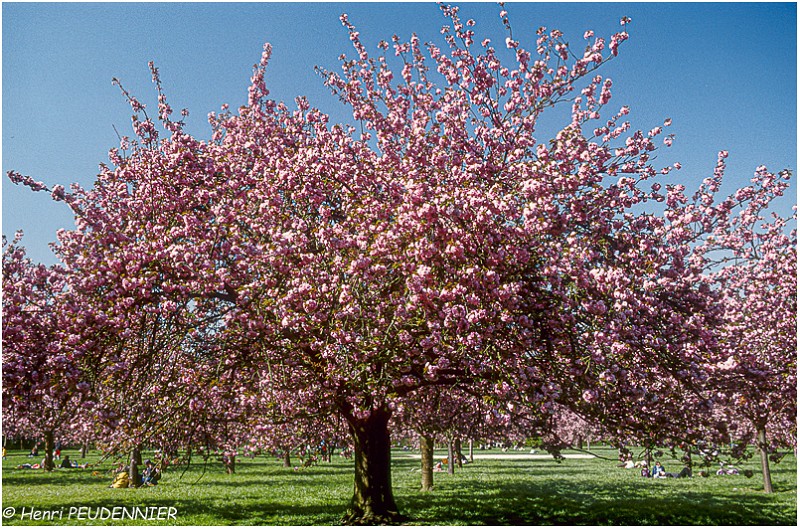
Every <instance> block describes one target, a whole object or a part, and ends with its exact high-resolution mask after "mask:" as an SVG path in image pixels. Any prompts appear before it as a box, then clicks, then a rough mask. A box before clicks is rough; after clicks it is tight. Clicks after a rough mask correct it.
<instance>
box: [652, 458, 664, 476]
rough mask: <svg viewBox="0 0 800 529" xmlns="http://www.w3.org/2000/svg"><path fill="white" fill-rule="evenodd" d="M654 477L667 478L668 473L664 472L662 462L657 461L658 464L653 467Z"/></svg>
mask: <svg viewBox="0 0 800 529" xmlns="http://www.w3.org/2000/svg"><path fill="white" fill-rule="evenodd" d="M652 475H653V477H654V478H665V477H667V471H666V470H664V467H663V466H662V465H661V462H660V461H656V464H655V465H653V472H652Z"/></svg>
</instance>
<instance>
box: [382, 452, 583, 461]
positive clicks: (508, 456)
mask: <svg viewBox="0 0 800 529" xmlns="http://www.w3.org/2000/svg"><path fill="white" fill-rule="evenodd" d="M392 457H410V458H413V459H420V458H421V457H422V456H421V455H420V454H414V453H412V452H402V453H398V452H392ZM445 457H447V454H434V455H433V459H434V460H436V459H443V458H445ZM472 457H473V459H553V456H551V455H550V454H525V453H522V454H520V453H517V454H512V453H508V454H473V456H472ZM564 459H594V456H593V455H591V454H564Z"/></svg>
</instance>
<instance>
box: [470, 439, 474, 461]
mask: <svg viewBox="0 0 800 529" xmlns="http://www.w3.org/2000/svg"><path fill="white" fill-rule="evenodd" d="M469 462H470V463H474V462H475V460H474V459H473V458H472V439H470V440H469Z"/></svg>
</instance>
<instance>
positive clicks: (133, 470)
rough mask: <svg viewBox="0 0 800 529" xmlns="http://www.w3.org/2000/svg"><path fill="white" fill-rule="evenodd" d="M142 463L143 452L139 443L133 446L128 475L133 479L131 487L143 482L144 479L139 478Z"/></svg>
mask: <svg viewBox="0 0 800 529" xmlns="http://www.w3.org/2000/svg"><path fill="white" fill-rule="evenodd" d="M141 464H142V453H141V451H140V450H139V446H138V445H137V446H134V447H133V450H131V463H130V467H129V469H128V477H129V478H130V480H131V485H130V486H131V487H138V486H139V485H141V484H142V480H141V479H140V478H139V465H141Z"/></svg>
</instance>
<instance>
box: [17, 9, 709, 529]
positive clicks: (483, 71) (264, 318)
mask: <svg viewBox="0 0 800 529" xmlns="http://www.w3.org/2000/svg"><path fill="white" fill-rule="evenodd" d="M442 10H443V12H444V14H445V15H446V17H447V18H448V19H449V21H450V24H449V26H446V27H445V28H444V29H443V34H444V40H445V43H446V46H445V47H444V48H443V49H442V48H440V47H438V46H436V45H434V44H427V45H426V46H423V45H422V43H421V42H420V41H419V39H418V38H417V37H416V36H412V37H411V39H410V40H409V41H408V42H404V41H402V40H401V39H400V38H398V37H394V38H393V39H392V43H391V44H389V43H388V42H385V41H384V42H381V44H380V46H379V52H378V54H377V56H371V55H370V54H369V53H368V52H367V49H366V47H365V46H364V44H363V43H362V41H361V39H360V35H359V33H358V31H356V29H355V27H354V26H353V25H352V24H351V23H350V22H349V20H348V18H347V17H346V16H343V17H342V23H343V24H344V26H345V27H346V29H347V31H348V32H349V35H350V40H351V41H352V43H353V46H354V50H355V53H356V57H355V58H352V59H350V58H347V57H346V56H343V57H342V71H341V73H334V72H331V71H327V70H324V69H320V70H319V72H320V74H321V76H322V77H323V80H324V83H325V84H326V86H328V87H329V88H330V89H331V90H332V91H333V93H334V94H335V95H336V96H338V97H339V98H340V99H341V101H342V102H343V103H345V104H346V105H348V106H349V108H350V110H351V111H352V118H353V122H354V123H356V124H357V125H358V128H356V127H353V126H349V125H331V124H330V123H329V118H328V116H326V115H325V114H323V113H322V112H320V111H319V110H317V109H314V108H312V107H311V106H310V104H309V103H308V101H307V100H306V99H304V98H298V99H297V100H296V106H295V108H293V109H292V108H289V106H287V105H286V104H284V103H279V102H276V101H273V100H271V99H269V98H268V95H269V92H268V90H267V88H266V81H265V75H266V67H267V63H268V61H269V58H270V55H271V48H270V46H269V45H266V46H265V48H264V51H263V54H262V57H261V60H260V62H259V63H258V64H257V65H256V67H255V69H254V74H253V77H252V79H251V86H250V89H249V93H248V103H247V105H244V106H242V107H241V108H239V109H238V112H235V113H234V112H231V111H230V110H229V109H227V107H225V108H224V110H223V112H222V113H221V114H219V115H216V114H212V115H211V116H210V123H211V126H212V135H211V139H210V140H209V141H203V140H200V139H197V138H194V137H192V136H191V135H189V134H188V133H187V132H186V131H185V130H184V128H183V124H182V122H181V121H174V120H173V119H172V118H171V116H172V113H173V111H172V108H171V107H170V105H169V104H168V103H167V100H166V97H165V95H164V93H163V91H162V88H161V83H160V80H159V76H158V70H157V69H156V68H155V67H154V66H152V65H151V70H152V73H153V80H154V82H155V83H156V88H157V92H158V112H157V114H158V117H157V118H156V119H153V118H151V117H149V115H148V113H147V109H146V108H145V105H144V104H142V103H141V102H139V101H138V100H137V99H136V98H134V97H133V96H132V95H130V94H128V93H127V92H125V91H124V90H123V93H124V94H125V96H126V98H127V99H128V101H129V103H130V105H131V107H132V110H133V111H134V116H133V119H132V123H133V128H134V132H135V139H134V140H130V139H128V138H123V139H122V142H121V145H120V147H119V148H118V149H112V151H111V153H110V161H111V166H106V165H103V166H102V167H101V172H100V174H99V176H98V178H97V181H96V182H95V184H94V186H93V187H92V188H91V189H88V190H86V189H81V188H80V187H78V186H73V187H72V189H71V190H70V191H69V192H67V191H66V190H65V189H64V188H63V187H61V186H55V187H54V188H53V189H52V190H48V191H50V192H51V194H52V195H53V197H54V199H55V200H58V201H63V202H66V203H67V204H68V206H69V207H70V208H71V209H72V211H73V212H74V214H75V216H76V228H75V229H74V230H71V231H62V232H60V233H59V245H58V250H57V251H58V255H59V257H60V259H61V260H62V262H63V264H64V267H65V269H66V270H67V272H68V274H69V277H70V280H69V281H70V286H71V288H72V289H73V290H74V291H75V292H77V293H79V294H80V295H81V296H82V299H83V301H84V305H83V306H82V307H80V308H77V307H76V308H74V310H75V313H76V314H86V316H82V317H83V320H84V321H86V322H90V323H91V325H89V326H88V327H89V328H90V329H93V332H95V333H98V332H99V330H100V329H102V333H101V334H102V335H103V336H106V337H107V340H106V342H104V344H105V346H104V347H97V348H94V350H95V351H100V352H96V353H95V354H101V355H103V360H104V361H103V362H98V365H99V366H104V367H103V368H102V369H101V372H103V373H106V374H108V373H112V372H113V366H119V369H120V370H121V371H120V372H121V373H125V374H126V375H125V378H123V380H124V381H128V380H133V379H136V377H137V373H138V374H139V375H145V374H146V373H152V372H154V370H155V371H156V372H158V373H174V374H170V375H164V377H165V379H163V380H162V379H161V378H159V380H158V382H157V384H154V385H153V387H152V388H150V389H153V388H155V389H157V391H156V392H155V393H157V394H158V396H157V397H156V396H155V393H151V395H150V399H149V401H148V400H142V399H137V396H141V395H142V390H145V389H147V384H145V386H142V385H141V384H127V383H126V382H123V384H122V386H123V387H117V389H115V390H114V391H113V392H111V393H109V394H108V395H109V396H110V397H111V398H114V396H115V395H118V394H119V393H118V392H122V393H123V394H124V395H126V396H127V397H128V398H129V399H130V402H131V403H133V406H134V408H133V409H134V410H136V411H135V414H136V415H135V416H132V417H130V420H129V419H128V418H127V416H130V415H131V411H133V410H130V411H128V412H126V413H125V415H126V418H124V419H123V418H120V417H117V419H118V422H117V423H116V428H118V427H119V426H120V425H121V424H123V421H127V422H125V423H124V425H126V426H125V427H124V428H121V430H122V431H124V432H126V433H125V435H126V436H128V437H129V438H130V439H131V440H132V442H133V444H134V445H136V444H137V443H139V442H141V439H144V438H143V437H137V434H136V433H135V429H132V428H130V426H136V427H140V425H142V424H144V423H145V422H146V421H147V420H148V417H153V416H158V417H165V418H169V417H181V419H183V418H184V417H186V416H187V415H188V416H189V417H188V418H187V421H186V423H185V424H186V425H187V427H186V428H183V429H182V430H181V429H177V428H175V424H176V423H178V422H179V421H172V422H170V420H166V421H164V424H165V425H172V427H173V428H172V430H173V433H172V434H171V435H172V436H173V437H183V438H184V439H186V440H187V442H188V441H193V440H196V437H195V434H196V432H197V431H198V430H197V428H198V427H200V428H201V431H203V432H204V435H206V434H207V435H208V436H210V437H214V438H215V442H216V443H219V444H218V446H220V447H223V449H226V450H229V449H233V448H234V447H235V446H238V445H240V444H241V443H242V442H243V440H244V439H245V436H244V432H241V431H240V430H238V427H237V429H236V431H232V430H230V429H226V428H225V427H224V426H223V425H225V424H230V425H233V424H239V422H240V421H242V420H246V419H247V410H248V409H250V408H251V402H259V405H260V406H262V407H263V408H264V409H266V410H268V411H269V413H268V414H267V415H268V416H271V419H270V420H265V421H263V425H264V426H266V425H267V424H270V423H272V424H280V423H281V422H283V423H292V422H297V421H300V422H302V421H306V420H311V421H313V419H314V418H315V417H320V416H322V415H323V414H326V413H327V414H331V413H334V414H337V415H338V416H339V417H340V418H341V420H342V421H344V422H345V423H346V424H347V427H348V430H349V433H350V438H351V442H352V444H353V447H354V452H355V453H354V467H355V479H354V491H353V498H352V501H351V505H350V509H349V513H348V515H347V517H346V518H345V520H346V521H348V522H359V523H368V524H377V523H385V522H392V521H397V520H400V519H402V516H401V515H400V512H399V509H398V507H397V505H396V503H395V501H394V497H393V493H392V486H391V466H390V436H389V425H390V421H391V420H392V417H393V416H394V415H395V414H396V413H397V410H398V407H402V406H403V404H404V403H409V402H411V401H412V399H414V398H417V397H419V398H421V397H420V396H422V395H425V394H426V393H425V392H426V391H429V390H431V388H443V389H444V388H471V389H472V391H473V393H474V394H476V395H482V396H485V397H486V398H488V399H489V401H491V402H497V403H500V402H502V403H514V405H515V406H519V407H520V408H523V409H528V410H533V411H532V412H531V413H530V416H531V417H534V418H535V417H539V416H544V417H547V416H552V414H553V413H555V411H556V410H557V408H558V405H566V406H570V407H571V408H573V409H574V410H576V411H578V412H580V413H582V414H586V415H587V416H590V417H608V420H607V421H608V422H607V424H604V427H606V428H607V429H608V430H612V431H613V429H612V428H610V427H611V426H613V427H614V428H618V429H620V431H627V430H626V429H628V430H629V429H631V428H641V427H643V425H646V424H648V422H647V421H648V419H649V417H650V415H651V414H652V412H653V410H657V411H659V412H664V413H663V415H664V419H663V420H662V421H661V427H662V430H663V428H664V426H665V425H667V424H669V419H667V417H666V416H667V412H668V411H677V410H680V409H681V406H680V404H681V402H682V401H681V398H682V395H683V394H682V393H680V392H676V391H673V390H672V389H671V384H670V380H671V379H674V380H676V381H677V383H678V386H679V387H680V388H682V389H681V391H683V392H685V393H686V394H696V393H697V391H698V389H697V386H699V385H700V384H701V382H702V381H703V380H704V379H703V377H704V376H706V377H707V374H704V371H703V369H702V367H703V364H702V359H703V358H705V357H707V356H708V353H709V351H710V350H711V347H712V346H713V345H714V340H715V336H714V335H713V334H712V333H711V332H710V331H709V323H710V322H711V321H712V320H713V318H715V317H716V313H715V312H713V311H711V310H709V306H710V300H711V299H713V295H712V293H713V289H712V288H711V286H710V284H709V282H707V281H702V280H701V279H702V277H701V275H702V274H701V268H698V266H695V265H694V264H693V263H692V262H691V261H690V258H691V256H692V255H693V254H692V246H691V244H690V242H691V241H690V240H689V238H688V234H684V233H681V232H679V231H678V230H677V229H675V228H674V227H673V226H672V225H671V224H670V222H671V221H670V217H669V216H668V215H666V214H665V215H664V216H660V215H656V214H653V213H644V212H642V210H643V209H645V208H646V206H648V205H652V204H658V203H661V202H666V206H667V210H668V213H670V214H672V212H674V211H677V210H679V209H681V207H682V205H681V203H680V201H679V200H677V198H676V197H677V195H678V194H679V192H678V191H675V190H674V189H672V188H670V189H669V190H668V192H667V193H666V194H662V193H661V192H660V189H661V184H660V183H658V181H657V180H659V179H662V178H663V177H664V176H663V175H666V174H668V173H669V172H670V171H671V170H672V168H670V167H666V168H662V169H658V168H655V167H654V166H653V165H652V163H651V161H652V159H651V156H652V153H653V151H654V150H655V149H656V139H657V138H658V137H659V136H660V135H661V134H662V133H663V129H662V127H656V128H654V129H653V130H651V131H649V132H642V131H631V130H630V124H629V123H628V122H627V121H624V120H625V115H626V114H627V113H628V109H627V108H625V107H623V108H622V109H621V110H620V111H619V112H616V113H613V112H612V113H611V117H606V118H601V114H604V115H605V114H607V113H608V112H607V110H606V106H607V105H608V103H609V101H610V98H611V91H610V89H611V86H612V82H611V80H609V79H604V78H603V77H601V76H599V75H596V74H595V71H596V70H597V69H598V68H599V67H601V66H602V65H603V64H604V63H606V62H608V61H609V60H612V59H613V58H614V57H616V56H617V54H618V52H619V46H620V44H621V43H622V42H624V41H625V40H627V38H628V34H627V32H626V31H625V29H627V23H628V22H629V20H628V19H623V20H622V21H621V23H622V26H623V31H620V32H618V33H616V34H614V35H612V36H611V37H610V39H609V40H608V41H606V40H605V39H603V38H595V37H594V35H593V33H592V32H587V33H586V34H585V36H584V38H585V39H586V41H587V42H586V45H585V47H584V48H583V50H575V49H574V48H570V46H569V45H568V44H567V42H566V40H565V38H564V36H563V34H562V33H561V32H559V31H557V30H549V31H548V30H547V29H545V28H540V29H539V30H538V31H537V33H536V42H535V51H528V50H527V49H525V48H524V47H523V45H522V44H521V43H520V42H519V41H518V40H515V39H514V36H513V33H512V31H511V27H510V24H509V22H508V18H507V13H506V12H505V10H503V11H501V19H502V22H503V24H504V25H505V27H506V29H507V34H508V37H507V38H506V40H505V43H503V45H504V46H505V48H506V50H505V51H503V52H502V53H501V52H500V51H498V50H496V49H495V47H494V46H493V45H492V43H491V42H490V41H489V40H488V39H485V40H483V41H480V42H478V41H476V40H475V33H474V30H473V29H472V28H473V26H474V21H472V20H468V21H462V20H461V19H460V18H459V16H458V10H457V8H454V7H448V6H443V7H442ZM506 53H508V54H510V56H511V57H512V58H511V60H510V61H506V62H507V63H508V65H507V66H505V65H504V64H503V60H504V59H503V58H502V57H503V56H504V55H505V54H506ZM392 54H393V55H394V58H393V57H391V55H392ZM395 63H397V65H396V66H395ZM561 103H567V104H570V105H571V114H570V121H569V123H567V124H565V126H564V127H563V128H562V130H560V131H559V132H558V133H557V134H556V135H555V137H554V138H553V139H552V140H550V141H545V142H541V141H539V140H537V138H536V136H535V131H536V126H537V123H538V120H539V117H540V115H541V114H542V112H544V111H546V110H547V109H548V108H551V107H553V106H555V105H559V104H561ZM182 114H183V115H185V112H183V113H182ZM157 123H159V124H160V125H161V127H160V128H159V126H158V125H157ZM665 125H667V124H666V123H665ZM162 133H165V136H164V137H163V138H162V137H161V134H162ZM10 177H11V179H12V181H14V182H16V183H22V184H25V185H28V186H29V187H31V188H32V189H34V190H45V189H46V188H45V187H44V186H43V185H42V184H40V183H38V182H36V181H35V180H33V179H32V178H30V177H26V176H22V175H20V174H18V173H15V172H12V173H10ZM632 278H636V281H634V280H633V279H632ZM4 339H5V337H4ZM161 376H162V375H159V377H161ZM649 381H655V382H652V383H650V382H649ZM215 387H216V388H218V390H217V394H216V395H215V393H214V388H215ZM232 388H241V391H240V392H238V393H241V394H243V395H245V397H244V400H242V401H236V399H235V398H233V397H234V395H235V394H236V393H237V391H232ZM662 392H666V394H665V395H662ZM248 399H250V401H251V402H245V401H247V400H248ZM236 402H238V404H237V406H238V408H240V410H238V411H236V412H233V413H234V415H235V416H226V413H227V412H225V411H224V410H225V406H224V403H228V404H230V403H236ZM696 402H697V405H698V406H702V405H704V404H703V401H702V399H699V398H698V399H696ZM187 410H188V411H187ZM239 411H241V412H242V413H239ZM173 412H174V413H177V415H171V414H172V413H173ZM115 413H117V414H118V415H121V414H120V412H118V411H117V412H115ZM202 417H205V419H198V418H202ZM220 419H221V420H222V422H217V424H216V426H214V427H212V426H210V424H211V422H209V421H212V422H213V421H214V420H220ZM229 420H230V422H229ZM180 422H181V423H182V421H180ZM682 422H686V421H682ZM203 424H205V425H207V426H205V427H203V426H200V425H203ZM623 425H624V427H623ZM226 443H227V444H226Z"/></svg>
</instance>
